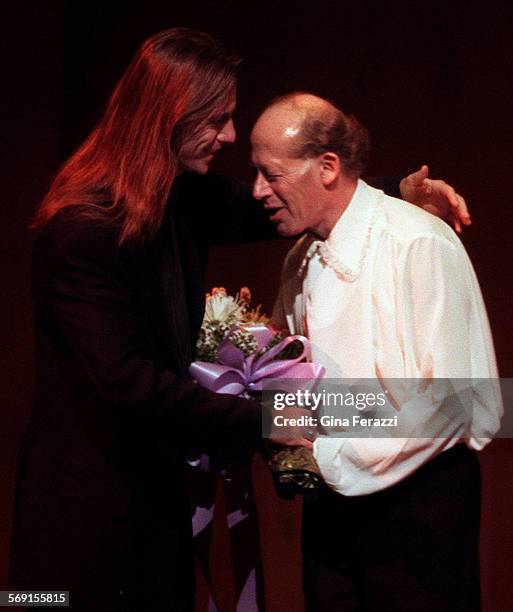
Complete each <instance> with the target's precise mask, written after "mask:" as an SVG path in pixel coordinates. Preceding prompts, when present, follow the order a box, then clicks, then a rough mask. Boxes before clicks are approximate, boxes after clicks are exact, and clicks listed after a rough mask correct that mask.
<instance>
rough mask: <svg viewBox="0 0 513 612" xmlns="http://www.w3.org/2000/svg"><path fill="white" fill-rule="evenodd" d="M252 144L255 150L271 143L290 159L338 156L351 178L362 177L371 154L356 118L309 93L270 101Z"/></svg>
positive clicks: (253, 134)
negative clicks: (324, 154) (326, 154)
mask: <svg viewBox="0 0 513 612" xmlns="http://www.w3.org/2000/svg"><path fill="white" fill-rule="evenodd" d="M251 142H252V145H253V147H255V146H256V147H258V146H260V145H265V144H268V143H270V142H272V143H273V146H275V147H279V148H280V150H281V153H282V154H283V155H285V154H286V155H287V156H289V157H291V158H304V159H309V158H313V157H318V156H319V155H322V154H323V153H327V152H332V153H335V154H336V155H338V157H339V158H340V161H341V165H342V168H343V170H344V172H345V173H346V174H347V175H348V176H351V177H358V176H360V174H361V172H362V171H363V168H364V166H365V163H366V160H367V156H368V151H369V139H368V134H367V131H366V130H365V128H364V127H363V126H361V125H360V124H359V123H358V122H357V121H356V119H355V118H354V117H350V116H347V115H345V114H344V113H343V112H342V111H340V110H339V109H337V108H336V107H335V106H334V105H333V104H331V103H330V102H328V101H327V100H324V99H323V98H320V97H318V96H314V95H312V94H308V93H292V94H288V95H286V96H281V97H280V98H277V99H275V100H274V101H273V102H271V104H270V105H269V106H268V107H267V108H266V109H265V110H264V112H263V113H262V115H261V116H260V117H259V119H258V120H257V122H256V124H255V127H254V128H253V132H252V134H251Z"/></svg>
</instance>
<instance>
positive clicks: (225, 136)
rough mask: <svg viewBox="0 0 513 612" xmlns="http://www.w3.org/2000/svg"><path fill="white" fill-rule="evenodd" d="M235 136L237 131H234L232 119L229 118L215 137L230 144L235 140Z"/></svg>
mask: <svg viewBox="0 0 513 612" xmlns="http://www.w3.org/2000/svg"><path fill="white" fill-rule="evenodd" d="M236 138H237V133H236V132H235V126H234V125H233V120H232V119H230V121H228V123H227V124H226V125H225V126H224V127H223V129H222V130H221V131H220V132H219V134H218V135H217V139H218V140H219V142H221V143H223V144H231V143H233V142H235V139H236Z"/></svg>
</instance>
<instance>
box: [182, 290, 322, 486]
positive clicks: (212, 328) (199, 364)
mask: <svg viewBox="0 0 513 612" xmlns="http://www.w3.org/2000/svg"><path fill="white" fill-rule="evenodd" d="M250 301H251V292H250V291H249V289H248V288H247V287H242V288H241V290H240V292H239V293H238V294H237V295H236V296H235V297H233V296H230V295H228V293H227V292H226V289H224V287H215V288H214V289H213V290H212V292H211V293H208V294H207V296H206V307H205V316H204V319H203V323H202V326H201V330H200V334H199V337H198V342H197V345H196V358H197V359H196V361H195V362H193V363H192V365H191V368H190V373H191V375H192V376H193V378H195V379H196V380H197V381H198V382H199V383H200V384H201V385H202V386H204V387H206V388H208V389H210V390H212V391H216V392H218V393H230V394H233V395H239V396H241V397H246V398H255V399H258V398H260V396H261V390H262V382H263V381H264V380H266V379H268V378H276V379H279V378H280V377H281V378H289V379H290V378H298V379H300V378H303V377H304V378H305V379H310V380H312V379H313V380H316V379H319V378H321V377H322V376H323V375H324V369H323V368H322V367H321V366H317V365H315V364H311V363H308V364H307V363H304V361H305V360H304V357H305V355H306V354H307V353H308V347H309V344H308V340H307V339H306V338H304V337H302V336H287V335H285V334H283V333H281V332H277V331H275V330H274V329H273V328H272V325H271V321H270V319H269V317H267V316H266V315H265V314H263V313H262V312H261V310H260V306H258V307H257V308H251V307H250ZM266 455H267V460H268V464H269V466H270V468H271V471H272V473H273V478H274V480H275V484H276V486H277V489H278V492H279V493H280V494H281V495H282V496H284V497H292V496H293V495H294V494H296V493H305V492H308V491H310V490H313V489H317V488H318V487H319V485H320V484H321V482H322V477H321V474H320V470H319V467H318V465H317V463H316V461H315V458H314V456H313V454H312V453H311V452H310V451H309V450H307V449H306V448H304V447H299V446H290V447H272V446H270V447H269V448H268V450H267V452H266Z"/></svg>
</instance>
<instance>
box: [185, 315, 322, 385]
mask: <svg viewBox="0 0 513 612" xmlns="http://www.w3.org/2000/svg"><path fill="white" fill-rule="evenodd" d="M247 329H248V331H250V332H251V333H252V334H253V336H254V337H255V340H256V341H257V346H258V348H257V351H256V352H255V353H253V354H252V355H250V356H249V357H244V353H243V352H242V351H241V350H240V349H238V348H237V347H236V346H234V345H233V344H232V342H231V341H230V335H231V332H230V333H229V334H228V335H227V336H226V338H225V339H224V340H223V341H222V342H221V344H220V345H219V349H218V351H217V356H218V360H219V363H208V362H206V361H194V362H193V363H192V364H191V366H190V368H189V373H190V374H191V376H192V377H193V378H195V379H196V380H197V381H198V382H199V384H200V385H202V386H203V387H206V388H207V389H210V390H211V391H215V392H216V393H229V394H231V395H241V394H243V393H245V392H251V391H261V390H262V381H263V380H264V379H269V378H276V379H289V378H293V379H308V381H309V385H308V386H312V385H313V384H315V383H316V382H317V381H318V380H319V379H320V378H322V377H323V376H324V371H325V370H324V368H323V367H322V366H320V365H318V364H316V363H300V362H301V360H303V359H304V358H305V357H307V358H309V357H310V342H309V340H308V339H307V338H305V337H304V336H297V335H296V336H289V337H288V338H285V339H284V340H282V341H281V342H279V343H278V344H277V345H276V346H273V348H272V349H270V350H268V351H266V352H265V353H263V354H261V355H259V354H258V353H259V352H260V351H261V350H262V349H263V348H264V347H266V346H267V345H268V344H269V342H270V341H271V340H272V339H273V337H274V333H273V332H272V331H271V330H270V329H269V328H268V327H266V326H265V325H252V326H249V327H247ZM295 340H299V341H300V342H301V344H302V347H303V350H302V352H301V354H300V355H299V356H298V357H296V358H295V359H280V360H277V361H273V359H274V358H275V357H276V355H279V354H280V353H281V351H283V349H284V348H285V347H286V346H288V345H289V344H290V343H291V342H294V341H295Z"/></svg>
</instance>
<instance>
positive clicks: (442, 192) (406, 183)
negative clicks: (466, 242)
mask: <svg viewBox="0 0 513 612" xmlns="http://www.w3.org/2000/svg"><path fill="white" fill-rule="evenodd" d="M428 176H429V168H428V167H427V166H426V165H423V166H421V168H420V170H417V171H416V172H413V173H412V174H409V175H408V176H406V177H405V178H403V180H402V181H401V182H400V183H399V189H400V190H401V196H402V197H403V199H404V200H406V201H407V202H411V203H412V204H415V206H420V208H423V209H424V210H426V211H427V212H430V213H432V214H433V215H436V216H437V217H440V218H441V219H443V220H444V221H447V223H450V224H451V225H452V226H453V227H454V229H455V230H456V231H457V232H458V234H461V232H462V224H463V225H470V224H471V219H470V214H469V212H468V209H467V204H466V202H465V199H464V198H463V197H462V196H461V195H459V194H458V193H456V191H455V189H454V187H452V186H451V185H449V184H447V183H446V182H445V181H442V180H440V179H430V178H428Z"/></svg>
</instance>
